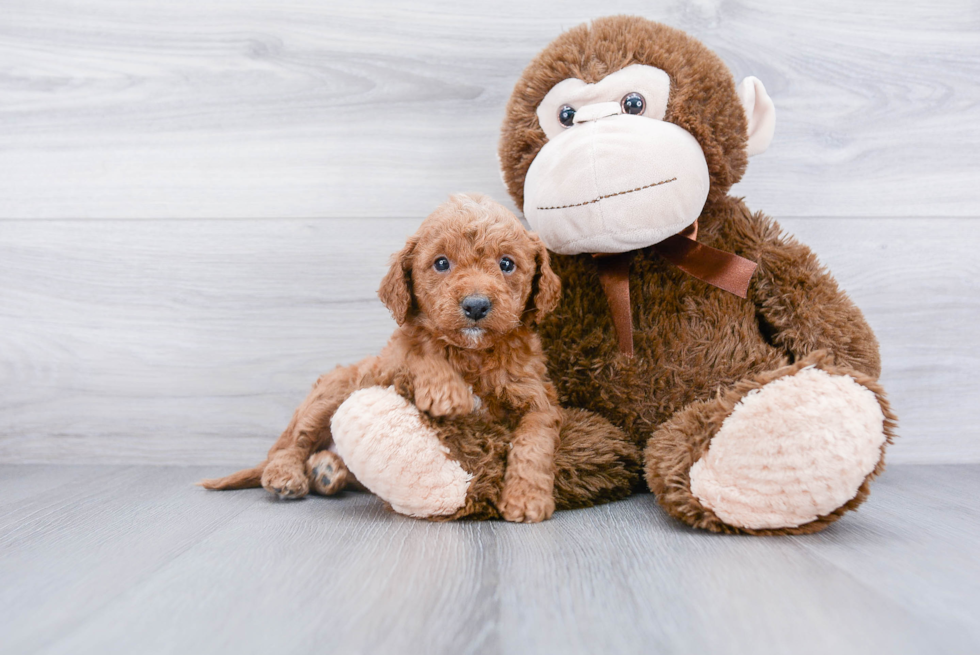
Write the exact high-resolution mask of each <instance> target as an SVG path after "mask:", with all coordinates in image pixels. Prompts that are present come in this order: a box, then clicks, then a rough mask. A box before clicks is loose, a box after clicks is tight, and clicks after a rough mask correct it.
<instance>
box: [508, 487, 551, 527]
mask: <svg viewBox="0 0 980 655" xmlns="http://www.w3.org/2000/svg"><path fill="white" fill-rule="evenodd" d="M497 509H499V510H500V514H501V516H503V517H504V520H506V521H512V522H514V523H539V522H540V521H544V520H546V519H549V518H551V515H552V514H554V512H555V499H554V497H553V496H552V495H551V494H549V493H547V492H545V491H542V490H541V489H521V490H519V491H518V490H517V489H513V488H510V487H507V486H505V487H504V490H503V492H502V493H501V494H500V503H499V506H498V508H497Z"/></svg>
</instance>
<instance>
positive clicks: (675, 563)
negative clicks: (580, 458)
mask: <svg viewBox="0 0 980 655" xmlns="http://www.w3.org/2000/svg"><path fill="white" fill-rule="evenodd" d="M219 472H221V470H220V469H216V468H214V467H211V468H203V467H146V466H142V467H119V466H99V467H82V466H75V467H72V466H61V465H15V466H0V580H2V584H0V635H2V637H0V652H2V653H18V654H21V653H72V654H73V655H78V654H83V653H107V652H109V653H136V652H138V653H219V652H238V653H258V652H275V653H293V652H313V651H316V652H329V653H426V654H428V653H508V654H510V653H563V654H564V653H753V654H758V653H780V654H782V653H789V652H793V653H829V652H833V653H844V654H846V653H861V654H862V655H866V654H867V653H930V654H931V653H976V652H978V649H980V563H978V558H977V546H976V544H977V542H978V539H980V510H977V509H976V506H975V503H974V499H975V498H976V497H977V496H978V494H980V466H977V465H959V466H893V467H891V468H890V469H889V470H888V471H887V472H886V474H885V475H884V477H883V478H882V479H881V480H880V481H878V482H877V483H876V485H875V486H874V491H873V493H872V496H871V499H870V500H869V502H868V503H867V504H865V506H864V507H863V508H862V509H861V510H860V511H859V512H858V513H856V514H852V515H850V516H848V517H847V518H845V519H844V520H842V521H840V522H838V523H837V524H835V525H834V526H832V527H831V528H829V529H828V530H826V531H824V532H822V533H820V534H818V535H812V536H808V537H793V538H752V537H726V536H717V535H710V534H705V533H699V532H694V531H692V530H689V529H687V528H686V527H684V526H682V525H680V524H678V523H676V522H674V521H672V520H670V519H668V518H666V517H665V516H664V514H663V513H662V512H660V511H659V509H658V508H657V506H656V504H655V502H654V499H653V497H652V496H649V495H640V496H635V497H633V498H631V499H629V500H627V501H624V502H619V503H614V504H611V505H607V506H603V507H598V508H592V509H588V510H581V511H575V512H563V513H559V514H558V515H556V517H555V518H554V519H553V520H551V521H548V522H546V523H543V524H540V525H535V526H526V525H509V524H505V523H455V524H432V523H427V522H423V521H415V520H411V519H406V518H404V517H400V516H397V515H394V514H390V513H388V512H386V511H384V510H383V508H382V506H381V504H380V502H379V501H378V500H377V499H376V498H374V497H373V496H370V495H368V494H356V493H351V494H345V495H343V496H341V497H338V498H330V499H326V498H309V499H306V500H304V501H300V502H280V501H276V500H275V499H273V498H272V497H270V496H268V495H267V494H265V492H263V491H261V490H247V491H240V492H228V493H220V494H219V493H209V492H205V491H203V490H201V489H199V488H196V487H193V486H191V483H192V482H193V481H195V480H197V479H199V478H200V477H201V476H203V475H210V474H214V473H219Z"/></svg>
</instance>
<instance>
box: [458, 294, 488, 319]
mask: <svg viewBox="0 0 980 655" xmlns="http://www.w3.org/2000/svg"><path fill="white" fill-rule="evenodd" d="M459 306H460V307H462V308H463V313H464V314H466V318H469V319H473V320H474V321H479V320H480V319H481V318H483V317H484V316H486V315H487V314H489V313H490V308H491V307H493V303H491V302H490V299H489V298H487V297H486V296H466V297H465V298H463V302H461V303H459Z"/></svg>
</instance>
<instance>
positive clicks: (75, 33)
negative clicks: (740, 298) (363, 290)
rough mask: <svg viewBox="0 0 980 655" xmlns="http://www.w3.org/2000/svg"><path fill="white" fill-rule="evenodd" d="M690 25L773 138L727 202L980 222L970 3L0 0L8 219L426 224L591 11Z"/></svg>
mask: <svg viewBox="0 0 980 655" xmlns="http://www.w3.org/2000/svg"><path fill="white" fill-rule="evenodd" d="M619 13H627V14H639V15H643V16H646V17H648V18H652V19H656V20H660V21H663V22H666V23H668V24H671V25H674V26H676V27H679V28H681V29H684V30H687V31H689V32H690V33H692V34H693V35H694V36H697V37H699V38H701V39H702V40H704V41H705V42H706V43H707V44H708V45H709V46H710V47H712V48H713V49H715V50H716V51H717V52H718V53H719V54H720V55H721V56H722V57H723V58H724V59H725V61H726V62H727V63H728V64H729V66H730V67H731V68H732V70H733V73H734V75H735V76H736V77H737V78H741V77H743V76H745V75H749V74H754V75H757V76H758V77H760V78H761V79H763V81H764V82H765V83H766V85H767V88H768V89H769V91H770V94H771V95H772V97H773V98H774V100H775V103H776V106H777V108H778V112H779V120H778V126H777V136H776V139H775V142H774V143H773V145H772V147H771V149H770V150H769V152H767V153H766V154H764V155H762V156H760V157H758V158H756V159H754V160H753V162H752V165H751V167H750V170H749V173H748V176H747V178H746V181H745V182H744V183H743V184H742V185H741V186H740V187H738V191H739V192H740V193H742V194H744V195H746V196H748V197H749V199H750V201H751V202H752V204H753V205H755V206H757V207H760V208H765V209H766V210H768V211H770V212H772V213H773V214H775V215H778V216H920V215H921V216H976V215H978V214H980V211H978V197H977V186H978V182H980V173H978V171H980V85H978V84H977V83H976V81H977V79H980V13H978V10H977V7H976V3H975V2H972V1H970V0H943V1H938V2H930V3H894V2H888V1H886V0H873V1H869V2H862V3H858V4H856V3H853V2H849V1H847V0H833V1H832V2H821V3H813V2H809V1H807V0H791V1H787V2H779V3H775V2H763V1H753V0H739V1H736V2H729V1H725V2H722V1H721V0H707V1H704V2H697V3H686V2H676V1H674V0H624V1H619V0H616V1H612V2H607V3H604V4H603V5H602V6H601V8H598V7H597V5H596V4H595V3H594V2H585V1H582V0H564V1H562V2H536V3H528V2H520V1H516V0H503V1H501V2H494V3H483V4H479V3H476V4H474V3H458V2H448V1H443V2H432V3H423V2H411V3H395V2H392V1H391V0H370V1H365V2H357V3H339V2H334V3H324V2H316V1H314V0H293V1H291V2H288V3H282V2H279V1H277V0H245V1H242V0H212V1H208V2H200V1H198V0H194V1H191V0H179V1H175V2H166V3H164V2H143V3H132V2H123V1H121V0H92V1H89V2H85V3H79V2H74V1H71V0H10V1H8V2H5V3H4V10H3V20H2V21H0V97H2V99H3V100H2V102H0V125H2V126H3V127H2V130H0V217H8V218H9V217H15V218H16V217H25V218H33V217H37V218H41V217H48V218H121V219H131V218H147V217H155V218H228V217H325V216H327V217H347V216H373V217H378V216H405V217H407V216H421V215H424V214H425V213H426V212H428V211H429V210H430V209H431V208H432V206H433V205H434V204H435V203H436V202H438V201H439V200H440V199H441V198H442V197H444V196H445V194H446V193H448V192H453V191H462V190H480V191H485V192H489V193H492V194H494V195H496V196H499V197H505V195H506V194H505V193H504V190H503V187H502V185H501V183H500V180H499V178H498V174H497V168H496V159H495V152H496V143H497V138H498V130H499V125H500V121H501V118H502V115H503V108H504V104H505V102H506V100H507V97H508V96H509V94H510V92H511V89H512V88H513V85H514V83H515V81H516V80H517V78H518V76H519V74H520V72H521V70H522V69H523V67H524V66H525V65H526V64H527V62H528V61H529V60H530V59H531V58H532V57H533V56H534V54H535V53H536V52H538V51H539V50H540V49H541V48H542V47H543V46H544V45H545V44H547V43H548V42H549V41H550V40H551V39H553V38H554V37H555V36H556V35H558V34H559V33H560V32H561V31H562V30H564V29H567V28H569V27H572V26H574V25H576V24H578V23H581V22H584V21H586V20H588V19H591V18H593V17H595V16H596V15H597V14H619Z"/></svg>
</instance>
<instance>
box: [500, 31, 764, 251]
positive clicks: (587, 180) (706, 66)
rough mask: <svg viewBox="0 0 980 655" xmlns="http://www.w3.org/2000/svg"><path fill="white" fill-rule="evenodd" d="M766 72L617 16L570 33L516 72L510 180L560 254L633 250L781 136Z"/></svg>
mask: <svg viewBox="0 0 980 655" xmlns="http://www.w3.org/2000/svg"><path fill="white" fill-rule="evenodd" d="M774 125H775V110H774V108H773V105H772V101H771V100H770V99H769V96H768V95H767V94H766V91H765V88H764V87H763V86H762V83H761V82H759V80H757V79H755V78H751V77H750V78H747V79H746V80H744V81H743V82H742V84H741V85H740V86H739V87H738V88H737V89H736V87H735V83H734V80H733V79H732V76H731V73H729V71H728V69H727V68H726V67H725V65H724V63H722V61H721V60H720V59H719V58H718V57H717V56H716V55H715V54H714V53H712V52H711V51H710V50H708V49H707V48H706V47H705V46H703V45H702V44H701V43H700V42H698V41H696V40H695V39H693V38H691V37H689V36H687V35H686V34H684V33H683V32H681V31H679V30H675V29H673V28H670V27H667V26H665V25H661V24H659V23H654V22H652V21H648V20H645V19H642V18H636V17H630V16H615V17H610V18H602V19H598V20H596V21H594V22H593V23H592V24H591V25H581V26H579V27H576V28H574V29H572V30H569V31H568V32H566V33H564V34H562V35H561V36H559V37H558V38H557V39H555V40H554V41H553V42H552V43H551V44H550V45H548V46H547V47H546V48H545V50H544V51H543V52H541V54H539V55H538V57H537V58H536V59H535V60H534V61H532V62H531V64H530V65H529V66H528V67H527V69H526V70H525V71H524V74H523V75H522V77H521V79H520V80H519V81H518V83H517V85H516V87H515V89H514V93H513V95H512V96H511V99H510V102H509V103H508V105H507V114H506V118H505V121H504V126H503V137H502V140H501V144H500V162H501V168H502V173H503V177H504V182H505V183H506V184H507V187H508V189H509V191H510V193H511V195H512V197H513V198H514V201H515V202H516V203H517V205H518V206H519V207H523V211H524V216H525V217H526V218H527V220H528V222H529V223H530V224H531V227H532V228H533V229H534V230H535V231H537V232H538V234H539V235H540V236H541V238H542V239H543V240H544V242H545V244H546V245H547V246H548V248H549V249H551V250H552V251H554V252H557V253H559V254H566V255H574V254H579V253H586V252H587V253H607V254H608V253H624V252H628V251H632V250H637V249H639V248H645V247H648V246H651V245H653V244H656V243H660V242H661V241H663V240H664V239H667V238H668V237H670V236H672V235H675V234H678V233H680V232H682V231H683V230H685V228H688V227H689V226H691V225H692V224H693V223H694V222H695V221H696V220H697V218H698V216H699V215H700V214H701V211H702V209H703V207H704V204H705V202H706V201H711V200H713V199H717V198H720V197H722V196H724V195H725V194H726V193H727V192H728V190H729V188H730V187H731V186H732V185H733V184H734V183H736V182H737V181H738V180H739V178H740V177H741V176H742V173H743V172H744V171H745V166H746V157H747V156H748V155H752V154H755V153H758V152H762V151H763V150H765V148H766V147H767V146H768V145H769V142H770V140H771V139H772V134H773V129H774Z"/></svg>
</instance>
